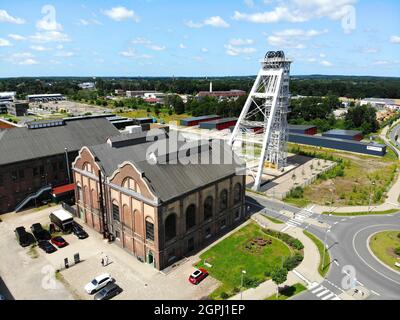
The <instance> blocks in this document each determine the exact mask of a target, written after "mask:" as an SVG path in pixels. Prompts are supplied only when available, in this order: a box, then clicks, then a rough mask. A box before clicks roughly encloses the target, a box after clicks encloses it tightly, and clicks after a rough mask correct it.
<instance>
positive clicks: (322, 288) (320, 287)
mask: <svg viewBox="0 0 400 320" xmlns="http://www.w3.org/2000/svg"><path fill="white" fill-rule="evenodd" d="M324 289H325V287H324V286H319V287H318V288H317V289H315V290H313V291H312V293H317V292H318V291H321V290H324Z"/></svg>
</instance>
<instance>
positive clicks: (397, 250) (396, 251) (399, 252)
mask: <svg viewBox="0 0 400 320" xmlns="http://www.w3.org/2000/svg"><path fill="white" fill-rule="evenodd" d="M394 253H395V254H397V255H398V256H400V247H397V248H396V249H394Z"/></svg>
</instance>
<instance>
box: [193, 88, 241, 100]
mask: <svg viewBox="0 0 400 320" xmlns="http://www.w3.org/2000/svg"><path fill="white" fill-rule="evenodd" d="M245 95H246V91H243V90H230V91H200V92H199V93H198V94H197V96H196V97H197V98H204V97H215V98H218V99H220V100H224V99H233V100H235V99H238V98H239V97H242V96H245Z"/></svg>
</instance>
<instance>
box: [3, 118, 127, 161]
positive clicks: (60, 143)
mask: <svg viewBox="0 0 400 320" xmlns="http://www.w3.org/2000/svg"><path fill="white" fill-rule="evenodd" d="M119 134H120V133H119V131H118V130H117V129H116V128H115V127H114V126H113V125H112V124H111V123H110V122H109V121H107V120H106V119H103V118H99V119H81V120H74V121H66V122H65V124H64V125H62V126H56V127H48V128H37V129H28V128H26V127H24V128H13V129H8V130H4V131H2V134H1V135H0V165H5V164H10V163H14V162H20V161H26V160H31V159H37V158H42V157H48V156H53V155H57V154H63V153H64V152H65V148H67V149H68V151H79V150H80V149H81V148H82V147H83V146H91V145H96V144H100V143H104V142H105V141H106V140H107V138H108V137H110V136H115V135H119Z"/></svg>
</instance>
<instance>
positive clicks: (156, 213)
mask: <svg viewBox="0 0 400 320" xmlns="http://www.w3.org/2000/svg"><path fill="white" fill-rule="evenodd" d="M154 136H157V142H164V141H165V145H166V146H167V149H166V150H165V151H163V152H161V150H159V151H157V152H154V153H151V159H153V160H154V163H156V164H154V163H153V164H151V163H149V162H148V160H147V158H146V152H147V151H148V149H149V147H150V146H151V145H153V143H154V142H151V141H150V142H148V140H147V138H146V135H145V134H143V133H142V134H132V135H122V136H120V137H115V138H110V139H108V141H107V143H104V144H101V145H97V146H92V147H83V148H82V149H81V150H80V152H79V155H78V157H77V158H76V160H75V162H74V164H73V172H74V180H75V184H76V190H75V193H76V204H77V208H78V210H77V214H78V215H79V216H80V217H81V218H82V219H84V220H85V222H86V223H87V224H88V225H89V226H91V227H93V228H94V229H95V230H97V231H98V232H102V233H103V234H104V236H106V237H109V238H110V237H111V238H112V239H114V240H115V243H116V244H117V245H119V246H120V247H122V248H124V249H125V250H126V251H128V252H129V253H131V254H133V255H134V256H136V257H137V259H139V260H140V261H142V262H145V263H148V264H150V265H152V266H154V267H155V268H156V269H159V270H161V269H164V268H166V267H168V266H170V265H171V264H173V263H175V262H176V261H178V260H179V259H181V258H183V257H185V256H187V255H188V254H189V253H191V252H194V251H198V250H200V249H201V248H203V247H204V246H205V245H207V244H209V243H210V242H211V241H212V240H215V239H216V238H217V237H220V236H221V235H223V234H225V233H226V232H227V231H229V230H231V229H232V228H234V227H235V226H237V225H238V224H239V223H240V222H241V221H242V220H243V219H244V218H245V207H244V204H245V176H244V175H238V170H240V168H242V169H243V166H242V164H240V160H238V159H236V157H235V156H234V154H233V153H232V152H231V150H230V149H229V148H226V146H225V144H224V143H222V144H219V145H214V144H213V143H212V142H210V141H202V143H201V145H195V146H187V145H186V144H184V143H183V142H179V141H178V146H177V148H176V147H172V146H171V147H170V146H169V143H168V142H169V137H168V136H167V135H165V134H161V135H159V134H158V133H156V134H154ZM154 140H156V139H154ZM172 144H173V145H174V144H175V142H174V143H172ZM205 146H207V147H206V148H204V147H205ZM207 152H208V153H207ZM214 153H216V155H217V157H219V158H218V159H221V162H219V163H218V164H214V163H215V162H212V159H215V154H214ZM181 154H185V155H186V156H188V154H189V156H190V157H191V159H196V160H197V161H193V162H189V163H188V164H183V163H182V162H181V161H179V159H180V158H179V157H180V156H181ZM207 156H208V157H210V158H208V159H209V161H210V162H209V163H210V164H203V163H202V161H204V157H207ZM192 157H193V158H192ZM213 157H214V158H213ZM220 157H223V158H220ZM222 159H225V162H224V161H223V160H222ZM226 159H228V161H226ZM229 159H230V160H229ZM173 160H178V161H173ZM228 162H230V163H232V164H224V163H228ZM102 195H104V196H102ZM98 200H99V201H98ZM99 203H100V204H103V205H101V206H100V205H99Z"/></svg>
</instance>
